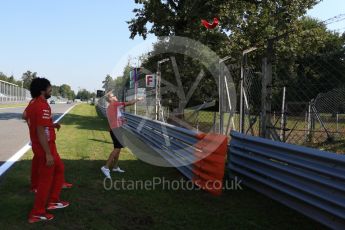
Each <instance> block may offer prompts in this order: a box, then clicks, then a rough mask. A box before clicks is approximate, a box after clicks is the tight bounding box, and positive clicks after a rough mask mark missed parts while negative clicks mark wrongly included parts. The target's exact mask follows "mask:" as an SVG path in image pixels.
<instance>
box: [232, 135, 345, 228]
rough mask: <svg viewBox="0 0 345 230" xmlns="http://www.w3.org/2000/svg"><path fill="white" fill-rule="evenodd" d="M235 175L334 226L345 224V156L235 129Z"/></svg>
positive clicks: (299, 210) (233, 152)
mask: <svg viewBox="0 0 345 230" xmlns="http://www.w3.org/2000/svg"><path fill="white" fill-rule="evenodd" d="M228 168H229V173H230V176H231V177H240V178H241V179H242V180H243V183H244V184H245V185H247V186H248V187H250V188H252V189H254V190H256V191H258V192H261V193H263V194H264V195H267V196H269V197H271V198H273V199H274V200H277V201H278V202H281V203H283V204H285V205H287V206H289V207H291V208H293V209H295V210H297V211H298V212H301V213H303V214H304V215H306V216H309V217H310V218H312V219H314V220H316V221H318V222H321V223H323V224H324V225H326V226H328V227H330V228H332V229H345V157H344V156H340V155H336V154H334V153H329V152H324V151H319V150H315V149H311V148H306V147H300V146H295V145H290V144H286V143H280V142H274V141H271V140H267V139H262V138H258V137H252V136H246V135H243V134H240V133H237V132H232V133H231V143H230V148H229V155H228Z"/></svg>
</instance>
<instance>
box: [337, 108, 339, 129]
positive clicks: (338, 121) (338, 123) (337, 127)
mask: <svg viewBox="0 0 345 230" xmlns="http://www.w3.org/2000/svg"><path fill="white" fill-rule="evenodd" d="M337 133H339V112H337Z"/></svg>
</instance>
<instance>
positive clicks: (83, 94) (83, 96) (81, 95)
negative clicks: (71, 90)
mask: <svg viewBox="0 0 345 230" xmlns="http://www.w3.org/2000/svg"><path fill="white" fill-rule="evenodd" d="M93 96H95V95H94V94H92V93H90V92H89V91H88V90H86V89H82V90H79V91H78V93H77V96H76V98H77V99H80V100H82V101H87V100H90V99H91V98H92V97H93Z"/></svg>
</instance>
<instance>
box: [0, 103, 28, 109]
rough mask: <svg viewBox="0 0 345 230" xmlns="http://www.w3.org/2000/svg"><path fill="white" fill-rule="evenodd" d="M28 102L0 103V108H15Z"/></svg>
mask: <svg viewBox="0 0 345 230" xmlns="http://www.w3.org/2000/svg"><path fill="white" fill-rule="evenodd" d="M27 105H28V103H18V104H0V108H17V107H25V106H27Z"/></svg>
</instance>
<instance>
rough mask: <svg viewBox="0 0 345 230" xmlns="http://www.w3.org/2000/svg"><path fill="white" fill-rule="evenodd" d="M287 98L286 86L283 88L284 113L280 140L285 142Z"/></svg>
mask: <svg viewBox="0 0 345 230" xmlns="http://www.w3.org/2000/svg"><path fill="white" fill-rule="evenodd" d="M285 100H286V87H285V86H284V88H283V103H282V114H281V121H280V140H282V141H283V142H285V141H286V140H285V137H286V135H285V128H286V114H285Z"/></svg>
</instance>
